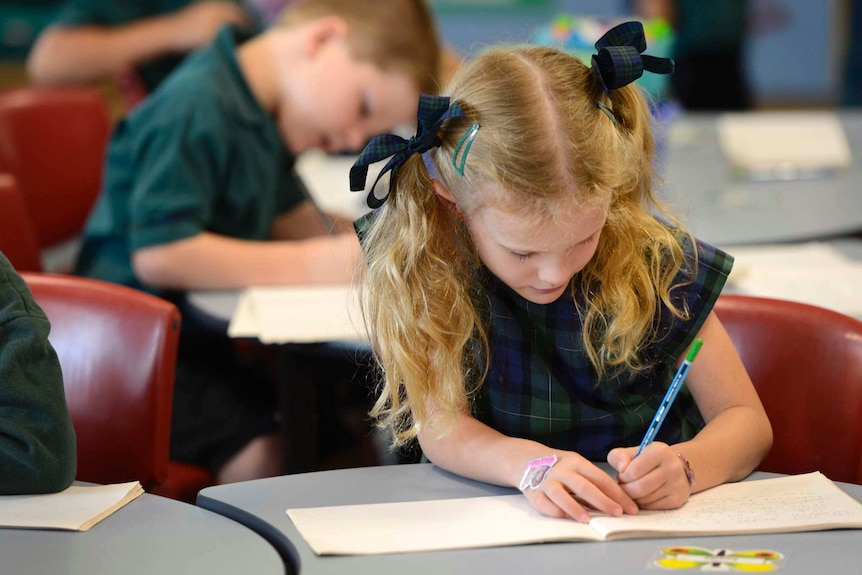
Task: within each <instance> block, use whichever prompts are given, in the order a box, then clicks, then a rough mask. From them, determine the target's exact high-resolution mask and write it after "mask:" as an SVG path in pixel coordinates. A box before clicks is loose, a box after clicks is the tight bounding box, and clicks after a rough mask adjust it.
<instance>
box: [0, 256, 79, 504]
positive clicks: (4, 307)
mask: <svg viewBox="0 0 862 575" xmlns="http://www.w3.org/2000/svg"><path fill="white" fill-rule="evenodd" d="M49 330H50V325H49V323H48V318H47V317H46V316H45V313H44V312H43V311H42V309H41V308H40V307H39V306H38V305H37V304H36V301H35V300H34V299H33V295H32V294H31V293H30V288H28V287H27V284H26V282H24V280H23V279H22V278H21V276H20V275H18V273H17V272H16V271H15V269H14V268H13V267H12V264H11V263H10V262H9V260H8V259H6V256H4V255H3V254H2V253H0V495H14V494H25V493H51V492H55V491H61V490H63V489H65V488H66V487H68V486H69V485H70V484H71V483H72V481H73V480H74V479H75V473H76V472H77V465H78V460H77V454H76V451H75V449H76V444H75V430H74V429H73V428H72V419H71V417H70V416H69V408H68V407H67V405H66V395H65V391H64V389H63V374H62V372H61V371H60V362H59V360H58V359H57V354H56V352H55V351H54V348H53V347H51V344H50V343H49V342H48V332H49Z"/></svg>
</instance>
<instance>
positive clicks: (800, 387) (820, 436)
mask: <svg viewBox="0 0 862 575" xmlns="http://www.w3.org/2000/svg"><path fill="white" fill-rule="evenodd" d="M715 312H716V314H717V315H718V318H719V319H720V320H721V322H722V324H723V325H724V327H725V329H727V331H728V333H729V334H730V338H731V339H732V340H733V343H734V344H735V346H736V349H737V350H738V351H739V354H740V356H741V357H742V362H743V363H744V364H745V367H746V369H747V370H748V373H749V375H750V376H751V379H752V381H753V382H754V385H755V387H756V388H757V392H758V394H759V395H760V399H761V401H762V402H763V405H764V407H765V408H766V413H767V414H768V415H769V420H770V422H771V423H772V430H773V435H774V441H773V446H772V451H771V452H770V453H769V455H768V456H767V457H766V459H765V460H764V461H763V462H762V463H761V465H760V467H759V468H758V469H760V470H761V471H773V472H778V473H805V472H809V471H820V472H822V473H823V474H825V475H826V476H827V477H829V478H830V479H832V480H835V481H846V482H850V483H862V322H860V321H858V320H856V319H853V318H851V317H848V316H845V315H843V314H840V313H837V312H834V311H831V310H827V309H823V308H820V307H814V306H811V305H806V304H802V303H795V302H789V301H782V300H776V299H767V298H759V297H750V296H741V295H723V296H721V297H720V298H719V299H718V303H717V304H716V307H715Z"/></svg>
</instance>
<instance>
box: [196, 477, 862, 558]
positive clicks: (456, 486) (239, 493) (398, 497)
mask: <svg viewBox="0 0 862 575" xmlns="http://www.w3.org/2000/svg"><path fill="white" fill-rule="evenodd" d="M770 476H774V475H773V474H767V473H754V474H753V475H752V476H751V478H752V479H758V478H761V479H762V478H766V477H770ZM838 485H839V487H841V488H842V489H843V490H844V491H846V492H847V493H849V494H850V495H851V496H853V497H854V498H855V499H857V500H862V486H860V485H851V484H845V483H841V484H838ZM512 493H516V491H515V490H514V489H509V488H504V487H498V486H493V485H488V484H485V483H480V482H477V481H472V480H470V479H465V478H463V477H459V476H456V475H453V474H450V473H448V472H446V471H443V470H441V469H440V468H438V467H436V466H434V465H432V464H413V465H389V466H382V467H367V468H361V469H347V470H338V471H323V472H317V473H307V474H299V475H292V476H283V477H275V478H271V479H260V480H257V481H249V482H244V483H235V484H232V485H221V486H216V487H208V488H206V489H204V490H202V491H201V492H200V494H198V500H197V502H198V505H200V506H201V507H204V508H205V509H209V510H211V511H214V512H216V513H222V514H224V515H225V516H227V517H230V518H232V519H235V520H236V521H239V522H240V523H242V524H244V525H246V526H248V527H249V528H251V529H253V530H254V531H257V532H258V533H260V534H261V535H262V536H263V537H265V538H266V539H267V540H269V541H270V542H271V543H272V544H273V545H274V546H275V547H276V549H277V550H278V552H279V553H280V554H281V555H282V557H283V558H284V560H285V561H286V562H287V564H288V566H289V569H291V570H294V571H295V572H297V573H299V574H300V575H317V574H321V575H323V574H325V575H340V574H344V575H366V574H368V575H389V574H392V575H403V574H405V573H409V574H410V575H422V574H426V573H427V574H434V575H438V574H441V573H446V574H456V573H469V574H478V573H494V574H495V575H508V574H512V575H516V574H517V575H521V574H524V573H595V574H600V573H608V574H613V575H617V574H619V573H627V574H628V573H644V574H648V575H654V574H655V573H656V568H655V567H653V566H651V565H650V563H651V561H652V559H653V558H654V556H655V555H656V553H657V551H658V550H659V549H663V548H665V547H669V546H672V545H676V544H682V543H685V544H690V545H697V546H699V547H706V548H710V549H721V548H728V549H734V550H737V551H739V550H748V549H771V550H775V551H779V552H782V553H785V554H787V555H789V557H788V558H787V561H786V564H785V565H784V568H783V570H782V571H781V573H782V574H783V575H803V574H804V575H811V574H812V573H829V574H830V575H831V574H836V575H841V574H848V575H849V574H853V575H856V574H857V573H858V572H859V565H860V564H862V547H860V545H859V542H860V536H859V531H822V532H812V533H786V534H778V535H745V536H742V535H734V536H725V537H672V538H666V539H639V540H627V541H612V542H601V543H592V542H578V543H550V544H542V545H521V546H509V547H495V548H482V549H466V550H454V551H434V552H425V553H404V554H391V555H370V556H343V557H341V556H339V557H320V556H317V555H315V554H314V552H313V551H312V550H311V549H310V548H309V547H308V545H307V544H306V543H305V540H304V539H303V538H302V536H301V535H300V534H299V532H298V531H297V530H296V528H295V527H294V525H293V523H292V522H291V521H290V519H289V518H288V517H287V514H286V510H287V509H288V508H293V507H317V506H328V505H352V504H364V503H385V502H395V501H422V500H436V499H452V498H459V497H481V496H486V495H506V494H512Z"/></svg>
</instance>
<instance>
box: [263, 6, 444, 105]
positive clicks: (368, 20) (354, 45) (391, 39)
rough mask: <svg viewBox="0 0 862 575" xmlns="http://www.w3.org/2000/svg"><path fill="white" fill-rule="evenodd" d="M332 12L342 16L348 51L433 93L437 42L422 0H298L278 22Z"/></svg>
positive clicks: (288, 22) (299, 20)
mask: <svg viewBox="0 0 862 575" xmlns="http://www.w3.org/2000/svg"><path fill="white" fill-rule="evenodd" d="M329 15H337V16H339V17H341V18H343V19H344V20H345V21H346V22H347V26H348V29H349V38H348V42H349V44H350V47H351V49H352V51H353V55H354V56H355V57H356V58H357V59H359V60H362V61H365V62H370V63H372V64H374V65H375V66H377V67H378V68H380V69H381V70H383V71H385V72H388V73H401V74H406V75H408V76H409V77H411V78H413V79H414V80H415V81H416V84H417V86H418V87H419V90H420V91H422V92H427V93H437V91H438V90H439V86H438V82H437V80H436V78H437V76H438V74H439V70H440V52H441V47H440V44H439V40H438V37H437V30H436V26H435V23H434V20H433V18H432V16H431V14H430V12H429V10H428V7H427V5H426V3H425V2H423V1H422V0H374V2H362V1H359V0H299V1H297V2H294V3H292V4H290V5H288V7H287V8H285V9H284V11H283V12H282V14H281V16H280V17H279V20H278V23H277V25H278V26H292V25H296V24H302V23H305V22H309V21H312V20H316V19H318V18H322V17H324V16H329Z"/></svg>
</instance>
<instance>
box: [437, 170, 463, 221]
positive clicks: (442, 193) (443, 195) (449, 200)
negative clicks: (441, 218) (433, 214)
mask: <svg viewBox="0 0 862 575" xmlns="http://www.w3.org/2000/svg"><path fill="white" fill-rule="evenodd" d="M431 184H432V185H433V186H434V192H435V193H436V194H437V197H439V198H440V201H441V202H443V205H445V206H446V208H447V209H448V210H449V211H450V212H451V213H452V215H453V216H455V218H457V219H459V220H460V219H463V218H462V217H461V210H460V209H458V203H457V202H456V201H455V196H453V195H452V192H450V191H449V188H447V187H446V186H445V185H443V182H441V181H440V180H438V179H437V178H431Z"/></svg>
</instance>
